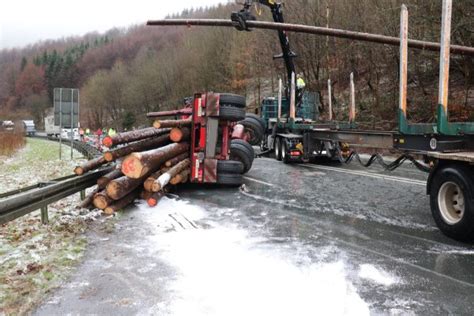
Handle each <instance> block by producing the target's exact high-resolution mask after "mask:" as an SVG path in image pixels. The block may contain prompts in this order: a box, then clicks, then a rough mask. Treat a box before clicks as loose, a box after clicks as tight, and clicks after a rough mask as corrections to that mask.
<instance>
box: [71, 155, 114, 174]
mask: <svg viewBox="0 0 474 316" xmlns="http://www.w3.org/2000/svg"><path fill="white" fill-rule="evenodd" d="M105 163H107V161H106V160H105V159H104V157H98V158H95V159H91V160H89V161H87V162H86V163H84V164H83V165H80V166H77V167H76V168H74V173H75V174H77V175H78V176H81V175H83V174H84V173H86V172H89V171H91V170H94V169H97V168H99V167H100V166H102V165H103V164H105Z"/></svg>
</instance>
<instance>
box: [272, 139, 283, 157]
mask: <svg viewBox="0 0 474 316" xmlns="http://www.w3.org/2000/svg"><path fill="white" fill-rule="evenodd" d="M273 151H274V152H275V159H276V160H278V161H281V138H280V137H275V144H273Z"/></svg>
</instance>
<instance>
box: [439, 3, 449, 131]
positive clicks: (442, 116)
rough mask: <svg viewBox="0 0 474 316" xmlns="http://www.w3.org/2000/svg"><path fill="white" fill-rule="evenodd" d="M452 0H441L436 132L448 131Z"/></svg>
mask: <svg viewBox="0 0 474 316" xmlns="http://www.w3.org/2000/svg"><path fill="white" fill-rule="evenodd" d="M451 15H452V0H443V18H442V22H441V53H440V58H439V64H440V65H439V94H438V132H439V133H441V134H448V133H449V122H448V96H449V61H450V60H449V59H450V44H451Z"/></svg>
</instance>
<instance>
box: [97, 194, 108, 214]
mask: <svg viewBox="0 0 474 316" xmlns="http://www.w3.org/2000/svg"><path fill="white" fill-rule="evenodd" d="M93 204H94V206H95V207H97V208H98V209H100V210H104V209H105V208H107V207H108V206H109V202H108V201H107V198H106V197H105V196H104V195H102V194H96V195H95V196H94V200H93Z"/></svg>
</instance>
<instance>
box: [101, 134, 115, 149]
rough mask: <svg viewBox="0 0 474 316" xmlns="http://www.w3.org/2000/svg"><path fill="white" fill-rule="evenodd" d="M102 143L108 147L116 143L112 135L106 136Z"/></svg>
mask: <svg viewBox="0 0 474 316" xmlns="http://www.w3.org/2000/svg"><path fill="white" fill-rule="evenodd" d="M102 144H103V145H104V146H106V147H112V145H113V144H114V141H113V140H112V137H110V136H106V137H105V138H104V139H103V140H102Z"/></svg>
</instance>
